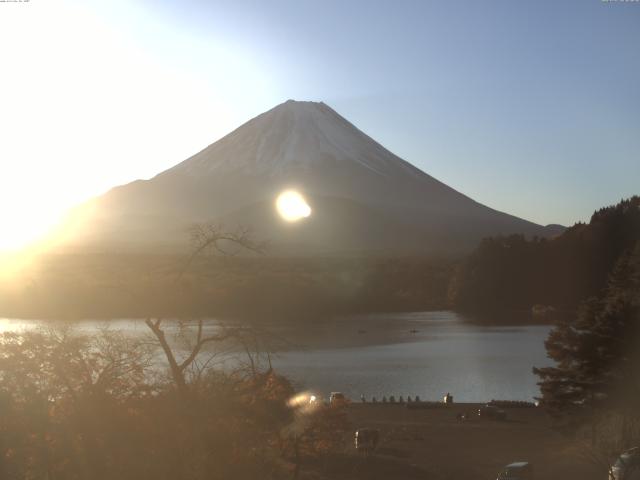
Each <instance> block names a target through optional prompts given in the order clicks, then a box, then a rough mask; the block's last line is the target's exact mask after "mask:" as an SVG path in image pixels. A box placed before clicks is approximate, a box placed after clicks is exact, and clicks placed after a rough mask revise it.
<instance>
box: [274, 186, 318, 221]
mask: <svg viewBox="0 0 640 480" xmlns="http://www.w3.org/2000/svg"><path fill="white" fill-rule="evenodd" d="M276 210H278V213H279V214H280V216H281V217H282V218H283V219H284V220H286V221H287V222H297V221H298V220H301V219H303V218H307V217H308V216H309V215H311V207H310V206H309V204H308V203H307V201H306V200H305V199H304V197H303V196H302V195H300V194H299V193H298V192H296V191H295V190H286V191H284V192H282V193H281V194H280V195H278V198H277V199H276Z"/></svg>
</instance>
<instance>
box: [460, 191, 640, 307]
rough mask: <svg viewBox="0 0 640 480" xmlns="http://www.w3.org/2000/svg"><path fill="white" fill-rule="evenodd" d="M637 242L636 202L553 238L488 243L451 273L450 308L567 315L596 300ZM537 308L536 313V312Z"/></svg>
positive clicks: (639, 210)
mask: <svg viewBox="0 0 640 480" xmlns="http://www.w3.org/2000/svg"><path fill="white" fill-rule="evenodd" d="M638 241H640V197H637V196H634V197H632V198H629V199H626V200H622V201H621V202H620V203H618V204H617V205H613V206H609V207H605V208H602V209H600V210H598V211H596V212H595V213H594V214H593V215H592V217H591V220H590V221H589V223H586V224H585V223H577V224H575V225H574V226H573V227H570V228H568V229H567V230H566V231H565V232H564V233H562V234H561V235H559V236H557V237H555V238H552V239H545V238H532V239H527V238H525V237H524V236H522V235H511V236H507V237H493V238H487V239H485V240H483V241H482V242H481V244H480V245H479V246H478V248H477V249H476V250H475V251H474V252H473V253H472V254H471V255H469V256H468V257H467V258H466V259H464V260H463V261H462V262H460V263H459V264H458V265H457V267H456V268H455V271H454V273H453V276H452V279H451V282H450V285H449V292H448V299H449V303H450V305H451V306H452V307H453V308H455V309H456V310H459V311H467V312H474V313H494V312H499V311H505V310H506V311H521V312H531V311H532V308H533V309H534V311H536V310H537V311H538V312H542V313H543V315H544V313H545V312H547V313H548V312H549V311H551V312H553V311H555V312H558V313H560V314H568V315H572V314H574V313H575V312H576V310H577V308H578V306H579V305H580V303H581V302H582V301H584V300H586V299H588V298H589V297H592V296H596V295H598V294H599V293H600V292H601V291H602V289H603V288H604V287H605V285H606V282H607V279H608V276H609V275H610V273H611V272H612V269H613V267H614V265H615V264H616V262H617V261H618V260H619V259H620V258H621V257H622V256H623V255H624V254H625V253H627V252H629V251H630V250H631V249H633V248H634V247H635V245H636V244H637V242H638ZM536 307H537V308H536Z"/></svg>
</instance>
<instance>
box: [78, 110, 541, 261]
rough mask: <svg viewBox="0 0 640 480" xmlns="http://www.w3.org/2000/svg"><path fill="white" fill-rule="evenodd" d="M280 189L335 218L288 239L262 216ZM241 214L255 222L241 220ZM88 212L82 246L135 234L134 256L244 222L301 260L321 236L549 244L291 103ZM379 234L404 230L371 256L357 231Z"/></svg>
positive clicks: (332, 246) (331, 119)
mask: <svg viewBox="0 0 640 480" xmlns="http://www.w3.org/2000/svg"><path fill="white" fill-rule="evenodd" d="M284 189H296V190H299V191H300V192H301V193H302V194H303V195H305V196H308V197H309V198H310V199H311V200H312V202H313V201H314V199H321V203H324V204H326V205H329V204H330V205H331V208H333V209H335V215H334V217H335V218H332V217H331V215H318V212H317V208H314V206H313V205H311V206H312V209H313V210H314V214H312V215H311V217H309V218H308V219H306V220H304V221H302V222H301V225H299V226H296V228H295V229H292V228H291V226H290V225H286V224H285V223H284V222H282V221H279V220H278V219H277V218H272V217H273V216H272V215H266V213H265V212H266V211H267V209H266V208H265V207H264V205H267V204H269V203H270V202H271V203H272V202H273V201H274V200H275V197H276V196H277V194H278V193H279V192H281V191H282V190H284ZM327 199H332V200H331V201H327ZM327 202H328V203H327ZM341 202H342V207H339V206H338V205H340V204H341ZM349 202H351V203H349ZM251 205H254V206H255V208H257V209H258V210H260V211H261V212H263V213H262V214H261V215H258V214H257V213H250V212H249V211H248V210H247V209H248V208H249V207H250V206H251ZM354 205H360V207H354ZM92 206H93V208H94V210H95V212H97V213H96V216H95V217H94V218H93V219H92V220H89V222H88V225H87V228H86V230H85V231H86V232H91V233H90V234H89V235H87V236H85V238H84V240H83V241H85V242H89V243H91V242H94V243H95V242H103V243H104V242H106V243H108V241H109V240H114V239H115V238H116V237H117V236H118V235H119V233H118V232H127V234H126V235H124V236H127V235H129V236H131V235H132V232H133V231H135V232H136V233H135V235H133V236H134V237H135V238H137V239H138V240H139V241H140V242H141V243H142V244H144V243H145V242H146V243H148V244H149V245H150V246H151V245H152V244H153V243H154V241H155V242H157V241H158V239H163V240H165V241H168V242H169V243H171V242H174V243H176V244H178V243H180V242H181V239H180V236H181V235H182V237H183V240H182V241H184V238H186V235H185V234H184V230H185V229H186V228H187V226H188V225H189V224H192V223H194V222H204V221H214V222H222V221H223V220H224V223H225V224H226V225H228V226H229V227H230V228H234V227H235V226H238V225H242V224H246V223H247V222H249V223H250V224H249V225H248V226H249V227H252V228H253V229H254V230H255V231H256V234H257V235H261V234H263V235H268V236H269V239H270V240H271V241H272V243H273V244H275V245H277V244H278V242H279V241H280V240H287V242H289V241H290V240H292V238H291V237H292V235H293V234H292V233H291V232H292V231H295V232H297V233H296V235H297V236H298V238H297V239H296V241H295V242H294V243H296V244H297V245H298V247H299V249H300V252H301V253H305V250H308V252H306V253H309V254H313V251H314V250H316V249H313V248H305V244H309V245H310V244H311V243H313V242H311V243H310V239H314V240H317V236H318V234H319V233H318V232H322V231H323V229H330V230H331V231H342V232H348V238H349V239H350V242H349V248H348V250H353V248H354V247H355V246H357V245H358V244H359V245H360V246H361V249H362V252H364V253H366V252H369V251H386V252H388V253H389V254H405V253H421V251H422V250H424V251H427V250H428V251H430V253H433V252H435V251H442V252H446V251H448V250H451V251H466V250H469V249H470V248H473V246H475V244H476V243H477V241H479V240H480V238H482V237H484V236H488V235H497V234H509V233H523V234H526V235H539V236H547V234H548V233H549V232H547V229H546V228H545V227H542V226H540V225H537V224H534V223H532V222H529V221H527V220H523V219H519V218H517V217H514V216H512V215H509V214H506V213H503V212H499V211H497V210H494V209H492V208H490V207H486V206H484V205H482V204H480V203H478V202H476V201H475V200H473V199H471V198H469V197H467V196H466V195H464V194H463V193H461V192H458V191H457V190H455V189H453V188H451V187H449V186H447V185H446V184H444V183H442V182H440V181H439V180H437V179H435V178H434V177H432V176H430V175H428V174H427V173H426V172H423V171H422V170H420V169H418V168H417V167H415V166H414V165H412V164H411V163H409V162H407V161H406V160H403V159H402V158H400V157H398V156H397V155H395V154H393V153H392V152H390V151H389V150H387V149H386V148H385V147H383V146H382V145H380V144H379V143H377V142H376V141H375V140H374V139H372V138H371V137H369V136H368V135H367V134H366V133H364V132H362V131H361V130H360V129H358V128H357V127H356V126H355V125H354V124H352V123H351V122H349V121H348V120H347V119H345V118H344V117H342V116H341V115H340V114H339V113H337V112H336V111H335V110H333V109H332V108H331V107H329V106H328V105H326V104H325V103H323V102H299V101H294V100H288V101H287V102H284V103H282V104H280V105H277V106H276V107H274V108H272V109H270V110H268V111H266V112H264V113H262V114H260V115H257V116H256V117H254V118H252V119H251V120H249V121H247V122H246V123H244V124H243V125H241V126H239V127H238V128H236V129H235V130H233V131H232V132H230V133H229V134H227V135H225V136H224V137H222V138H221V139H219V140H218V141H216V142H214V143H212V144H211V145H209V146H207V147H206V148H204V149H203V150H201V151H200V152H198V153H196V154H195V155H192V156H191V157H189V158H187V159H186V160H184V161H182V162H180V163H178V164H176V165H175V166H173V167H171V168H169V169H167V170H164V171H163V172H160V173H159V174H157V175H156V176H154V177H153V178H151V179H149V180H143V181H136V182H132V183H129V184H126V185H123V186H120V187H116V188H114V189H112V190H110V191H109V192H107V193H106V194H104V195H102V196H101V197H98V198H97V199H95V200H94V202H93V205H92ZM327 208H328V207H327ZM340 208H344V209H345V212H347V211H349V212H352V213H353V215H356V214H355V212H356V211H360V212H361V215H363V218H355V217H353V216H352V217H350V218H347V216H345V215H346V213H345V212H339V210H340ZM323 213H327V212H323ZM338 213H341V214H342V213H345V215H342V216H340V215H338ZM132 218H136V219H137V220H136V221H135V222H133V221H132V220H131V219H132ZM320 218H322V221H321V220H320ZM163 219H164V220H163ZM367 221H369V222H370V223H369V224H367ZM136 222H137V223H136ZM385 224H386V225H387V227H388V228H396V229H399V230H402V235H398V238H396V239H395V240H393V239H392V238H389V240H388V241H387V242H383V244H380V242H377V241H374V240H373V239H372V237H371V235H369V234H368V233H367V230H370V231H371V232H383V231H384V230H385ZM355 225H359V227H358V229H359V231H356V228H355ZM367 225H368V226H367ZM398 225H402V226H403V227H402V228H399V227H398ZM311 231H313V232H316V233H315V234H311V233H309V232H311ZM305 232H306V233H305ZM121 236H122V235H121ZM320 236H322V235H320ZM409 237H411V238H409ZM334 238H340V236H339V235H338V236H335V237H334ZM120 240H122V238H121V239H120ZM327 241H328V240H327ZM287 242H284V243H287ZM328 242H329V241H328ZM421 243H422V244H423V245H424V248H422V247H420V246H419V245H420V244H421ZM373 244H375V245H376V246H375V248H374V247H373ZM346 246H347V245H344V244H340V241H338V240H336V242H335V243H332V242H329V243H327V244H326V245H322V247H321V248H320V249H319V250H321V251H324V252H327V251H333V252H340V251H344V250H345V248H346ZM276 250H277V249H276Z"/></svg>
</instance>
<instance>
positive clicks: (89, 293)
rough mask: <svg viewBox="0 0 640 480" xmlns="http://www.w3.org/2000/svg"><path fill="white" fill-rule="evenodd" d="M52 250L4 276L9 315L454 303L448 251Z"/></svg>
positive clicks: (1, 288) (221, 312)
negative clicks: (356, 254)
mask: <svg viewBox="0 0 640 480" xmlns="http://www.w3.org/2000/svg"><path fill="white" fill-rule="evenodd" d="M186 263H187V261H186V258H185V257H181V256H178V255H133V254H87V255H68V254H67V255H49V256H46V257H42V258H41V259H39V260H38V261H37V262H36V263H35V266H32V267H30V268H29V269H28V270H27V271H25V272H24V273H23V275H22V278H21V279H20V280H15V279H12V280H11V282H7V283H4V284H3V283H2V282H0V315H2V316H6V317H22V318H70V319H73V318H115V317H148V316H163V317H165V318H166V317H176V318H178V317H180V318H185V317H197V316H214V315H217V316H225V317H228V318H243V319H253V318H255V319H263V318H271V319H288V318H291V319H293V320H296V321H300V320H305V319H307V318H308V319H313V318H317V317H319V316H328V315H332V314H344V313H363V312H380V311H415V310H427V309H438V308H444V307H445V306H446V301H447V299H446V296H447V288H448V284H449V279H450V276H451V271H452V268H453V267H452V265H453V262H452V261H451V260H448V259H433V258H400V259H384V258H371V259H353V258H274V257H269V256H268V255H263V256H235V257H229V256H216V255H202V256H199V257H198V258H197V259H196V260H195V261H193V262H192V263H191V264H190V265H189V266H188V268H187V269H186V271H185V270H184V269H185V265H186Z"/></svg>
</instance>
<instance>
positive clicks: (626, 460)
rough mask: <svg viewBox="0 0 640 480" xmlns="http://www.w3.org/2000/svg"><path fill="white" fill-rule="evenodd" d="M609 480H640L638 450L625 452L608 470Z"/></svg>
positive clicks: (637, 448) (639, 453)
mask: <svg viewBox="0 0 640 480" xmlns="http://www.w3.org/2000/svg"><path fill="white" fill-rule="evenodd" d="M609 480H640V448H639V447H635V448H632V449H630V450H627V451H626V452H624V453H623V454H622V455H620V456H619V457H618V459H617V460H616V461H615V463H614V464H613V466H612V467H611V468H610V469H609Z"/></svg>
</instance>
